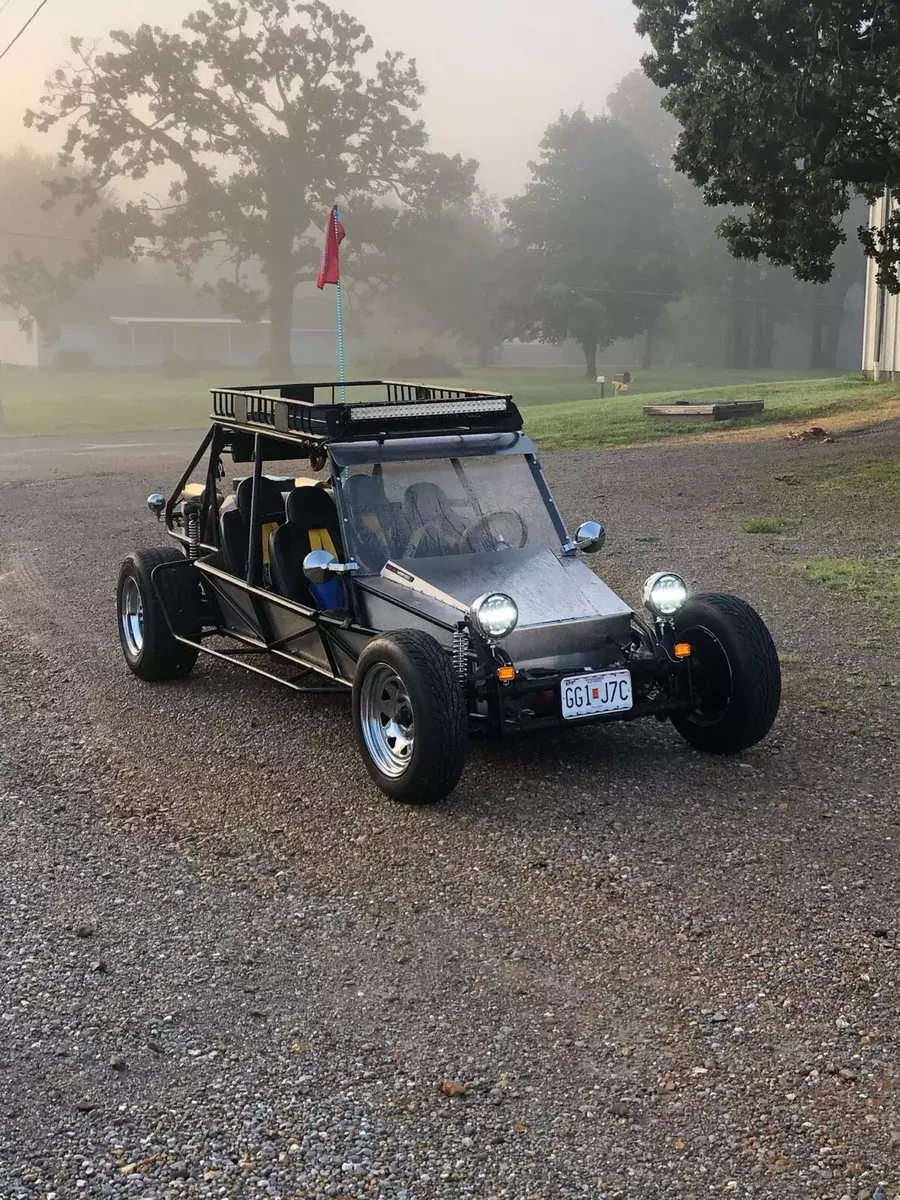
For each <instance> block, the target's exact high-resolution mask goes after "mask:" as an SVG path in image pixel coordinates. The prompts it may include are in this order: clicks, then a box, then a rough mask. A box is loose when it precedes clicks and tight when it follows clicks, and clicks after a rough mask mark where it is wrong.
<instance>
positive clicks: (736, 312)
mask: <svg viewBox="0 0 900 1200" xmlns="http://www.w3.org/2000/svg"><path fill="white" fill-rule="evenodd" d="M730 290H731V311H730V313H729V326H730V327H729V331H728V348H727V352H726V358H725V366H726V367H731V368H732V369H746V368H747V367H748V366H749V364H750V339H749V337H748V336H747V332H748V328H747V327H748V324H749V321H748V318H749V315H750V314H749V312H748V309H749V305H748V304H747V303H746V302H745V298H746V295H747V268H746V267H745V266H744V265H743V263H735V264H734V270H733V272H732V276H731V289H730Z"/></svg>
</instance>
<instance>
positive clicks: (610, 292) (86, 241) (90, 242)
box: [0, 0, 844, 309]
mask: <svg viewBox="0 0 900 1200" xmlns="http://www.w3.org/2000/svg"><path fill="white" fill-rule="evenodd" d="M45 2H46V0H45ZM0 11H2V10H0ZM0 237H12V238H36V239H38V240H39V241H45V242H71V243H73V244H74V245H76V246H97V245H99V243H98V242H96V241H95V240H94V239H92V238H75V237H65V236H64V235H63V234H59V233H16V232H13V230H11V229H0ZM204 257H205V258H215V259H221V260H222V261H223V262H227V261H229V260H231V259H233V258H234V255H233V254H212V253H210V254H207V255H204ZM571 290H572V291H573V292H586V293H597V294H600V295H604V296H641V297H649V298H653V299H655V300H684V299H688V300H714V301H715V302H716V303H717V304H721V303H723V302H727V303H730V304H733V303H734V302H735V301H737V302H738V303H739V304H773V305H779V306H781V307H782V308H796V307H798V306H803V307H804V308H840V309H843V307H844V306H843V304H835V303H834V301H827V300H817V301H816V302H815V303H814V304H809V303H808V302H807V301H805V300H770V299H768V298H767V297H766V296H728V295H722V294H720V295H716V294H715V293H714V292H642V291H636V290H633V289H630V288H602V287H577V286H572V288H571Z"/></svg>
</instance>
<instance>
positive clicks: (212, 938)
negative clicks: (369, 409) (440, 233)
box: [0, 431, 900, 1200]
mask: <svg viewBox="0 0 900 1200" xmlns="http://www.w3.org/2000/svg"><path fill="white" fill-rule="evenodd" d="M197 440H199V438H198V439H197ZM141 442H142V439H141V438H140V436H139V435H138V436H135V435H130V436H129V438H128V439H127V441H123V440H119V441H118V442H117V441H116V440H115V439H107V442H106V443H104V444H102V445H100V446H99V447H94V448H85V446H84V445H83V444H80V443H76V442H66V443H60V444H59V446H58V447H56V448H54V451H53V453H50V452H49V451H48V449H47V447H48V445H49V443H44V444H43V446H42V445H40V444H37V443H24V442H23V443H21V444H16V443H14V442H11V441H6V442H0V481H2V482H0V720H2V726H0V954H2V980H0V1021H2V1026H0V1087H2V1092H0V1198H2V1200H25V1198H27V1200H32V1198H38V1197H40V1198H41V1200H50V1198H54V1197H55V1198H56V1200H63V1198H66V1200H67V1198H68V1197H89V1198H93V1197H105V1196H134V1197H141V1198H142V1200H161V1198H163V1197H182V1196H184V1197H188V1196H191V1197H199V1196H210V1197H241V1198H244V1197H248V1198H249V1197H251V1196H252V1197H258V1196H262V1197H280V1200H294V1198H295V1197H307V1196H308V1197H324V1196H333V1197H345V1198H347V1197H362V1196H370V1197H385V1198H390V1197H395V1198H398V1200H399V1198H403V1197H409V1198H413V1197H415V1198H418V1197H423V1198H424V1197H459V1198H465V1197H479V1198H488V1197H512V1198H515V1200H526V1198H528V1200H537V1198H541V1200H556V1198H566V1197H584V1196H590V1197H609V1198H612V1197H619V1198H622V1200H631V1198H632V1197H634V1198H638V1197H640V1198H642V1200H645V1198H646V1200H655V1198H656V1197H677V1198H678V1200H690V1198H697V1200H699V1197H701V1196H704V1197H705V1196H708V1195H711V1194H712V1195H717V1194H723V1195H728V1196H736V1197H750V1196H753V1197H791V1198H792V1200H794V1198H796V1200H800V1198H807V1197H808V1198H813V1197H822V1198H829V1200H840V1198H841V1197H843V1196H845V1195H846V1196H851V1197H857V1196H872V1197H877V1200H881V1197H882V1196H893V1195H894V1194H895V1192H894V1189H900V1110H898V1099H897V1095H898V1093H897V1089H898V1088H900V1059H898V1046H900V1020H898V1017H900V922H898V898H900V897H898V868H897V862H898V843H900V784H898V750H900V726H898V715H900V713H898V709H900V702H898V701H900V689H898V685H900V650H898V644H897V632H896V629H895V628H891V627H889V626H887V625H881V624H879V619H878V618H877V617H875V616H873V615H872V614H870V613H867V612H866V611H865V610H864V609H862V608H861V607H859V606H855V605H851V604H848V603H846V602H843V601H839V600H838V599H837V598H836V597H835V596H834V595H833V594H832V593H829V592H827V591H824V590H820V589H818V588H816V587H815V586H813V585H812V584H810V583H808V582H807V581H806V580H805V579H804V578H803V576H802V573H801V572H799V571H798V570H797V569H796V567H795V564H794V559H795V558H796V557H797V556H799V555H802V554H803V553H805V552H810V553H812V552H815V553H838V552H843V553H847V552H851V551H852V550H853V549H854V548H856V549H858V548H859V547H861V546H869V545H870V544H877V543H879V542H883V544H884V545H885V546H893V545H895V544H896V542H897V539H898V537H900V519H898V517H897V515H896V514H895V513H892V512H891V511H890V509H889V508H885V511H884V512H881V513H879V514H877V515H878V532H875V533H873V532H872V527H871V526H872V522H871V515H872V514H871V513H868V514H866V513H854V512H853V511H852V510H849V509H848V508H847V506H846V505H845V504H844V503H843V502H842V499H841V497H840V495H839V494H832V493H828V494H824V493H823V494H819V493H815V494H814V493H813V492H811V490H810V489H809V488H803V487H794V486H789V484H788V483H787V482H786V481H785V478H784V477H785V476H786V475H787V476H788V477H790V474H791V472H794V471H796V470H797V467H798V464H805V463H808V462H823V461H831V460H835V459H840V458H860V457H865V456H871V455H873V454H876V453H883V452H885V448H886V447H893V448H894V450H895V451H896V450H897V449H898V448H900V434H898V433H885V432H883V431H882V432H880V433H877V434H874V433H873V434H869V435H868V436H860V437H857V438H854V437H846V438H844V439H842V440H841V441H840V442H838V443H837V444H835V445H797V444H793V443H783V442H780V441H767V442H761V443H745V444H741V445H729V444H716V445H666V446H663V447H656V448H650V449H638V450H618V451H614V452H606V453H589V452H577V453H576V452H573V453H559V454H556V455H548V456H547V459H546V463H545V465H546V467H547V470H548V474H549V476H550V479H551V482H552V484H553V486H554V489H555V491H556V494H557V497H558V499H559V501H560V504H561V506H562V508H563V510H564V513H565V515H566V517H567V519H568V521H569V523H570V525H571V526H574V525H575V524H576V523H577V522H578V521H579V520H581V519H584V518H587V517H600V518H602V519H604V520H605V521H606V522H607V524H608V527H609V531H610V536H609V543H608V546H609V548H608V550H607V551H606V552H605V553H604V554H603V555H602V556H601V559H602V561H600V562H598V563H597V565H598V566H599V568H600V569H601V570H602V571H603V572H604V574H605V577H606V578H607V579H608V580H609V582H610V583H611V584H613V586H617V587H618V588H620V589H621V590H622V592H623V594H624V595H626V596H634V595H635V593H636V591H637V589H638V588H639V585H640V582H641V580H642V579H643V578H644V576H645V575H646V574H647V573H648V572H649V571H650V570H651V569H652V568H655V567H665V566H674V567H680V568H682V569H683V570H684V572H685V574H686V575H688V577H689V578H692V579H697V580H698V581H702V583H703V586H704V587H713V588H715V587H720V588H726V589H729V590H735V591H739V592H741V593H743V594H744V595H746V596H747V598H748V599H750V600H751V601H752V602H753V603H754V604H756V605H757V607H758V608H759V609H760V611H761V612H762V613H763V615H764V616H765V617H766V619H767V621H768V622H769V623H770V625H771V627H772V629H773V632H774V634H775V637H776V640H777V642H778V644H779V649H780V651H781V652H782V654H783V655H784V659H785V675H786V686H785V700H784V707H783V710H782V716H781V718H780V720H779V722H778V723H777V725H776V727H775V730H774V731H773V734H772V735H771V736H770V738H769V739H768V740H767V741H766V742H765V743H764V744H763V745H762V746H760V747H759V748H757V749H756V750H754V751H752V752H750V753H748V754H747V755H746V756H745V757H744V758H743V759H742V760H740V761H716V760H711V759H705V758H703V757H701V756H700V755H698V754H697V753H695V752H694V751H692V750H691V749H690V748H689V747H687V746H686V745H685V744H684V743H683V742H682V741H681V740H680V739H679V737H678V736H677V735H676V734H675V732H674V731H673V730H672V729H671V727H670V726H668V725H661V724H657V723H655V722H652V723H636V724H634V725H631V726H624V725H623V726H611V727H607V728H603V729H599V728H596V727H593V728H581V729H574V730H570V731H568V736H566V737H563V736H559V735H557V734H548V735H546V736H543V737H540V738H534V739H531V740H529V741H527V742H526V741H523V742H519V743H510V744H509V745H504V746H503V747H500V748H497V747H492V748H485V749H476V750H474V751H473V753H472V756H471V760H470V764H469V767H468V768H467V771H466V773H465V775H464V777H463V781H462V784H461V786H460V788H459V789H458V791H457V792H456V793H455V794H454V796H453V797H452V798H451V799H450V800H449V801H448V802H447V803H445V804H443V805H442V806H440V807H437V808H433V809H425V810H407V809H405V808H403V807H401V806H397V805H392V804H391V803H390V802H389V801H388V800H386V799H385V798H384V797H383V796H382V795H381V794H380V793H379V792H377V791H376V789H375V788H374V786H373V785H372V784H371V783H370V782H369V779H368V776H367V775H366V772H365V770H364V768H363V766H362V764H361V762H360V761H359V759H358V757H357V754H356V752H355V748H353V746H352V742H351V736H352V735H351V729H350V721H349V705H348V703H347V702H346V700H345V699H344V698H343V697H337V698H325V699H321V698H320V699H304V698H302V697H301V698H298V697H296V696H293V695H290V694H289V693H285V694H281V693H280V692H276V691H275V690H274V688H273V685H269V684H267V683H266V682H265V681H263V680H258V679H255V678H254V677H252V676H248V675H245V674H244V673H239V672H238V671H237V669H236V668H230V667H228V666H227V665H225V664H221V663H214V662H212V661H211V660H209V661H201V662H200V663H199V664H198V666H197V668H196V670H195V671H194V673H193V675H192V677H191V679H190V680H189V681H188V682H185V683H179V684H171V685H156V686H150V685H146V684H142V683H140V682H139V681H137V680H136V679H135V678H133V677H132V676H131V675H130V674H129V673H128V672H127V671H126V669H125V667H124V664H123V662H122V661H121V656H120V651H119V649H118V645H117V641H116V634H115V623H114V601H113V592H114V584H115V578H116V574H117V570H118V564H119V561H120V560H121V558H122V557H123V556H124V554H125V553H127V551H129V550H130V549H132V548H134V547H135V546H140V545H142V544H154V543H157V542H162V541H163V540H164V539H163V535H162V533H161V532H160V527H157V526H156V525H155V523H153V522H152V519H150V518H149V517H148V514H147V513H146V510H145V509H144V506H143V502H144V497H145V496H146V494H147V493H148V492H150V491H152V490H155V489H156V488H158V487H162V488H163V490H166V489H167V488H168V487H169V486H171V483H172V481H173V480H174V479H175V478H176V477H177V475H178V473H179V471H180V469H181V465H182V463H183V462H184V461H185V459H186V457H187V453H188V452H189V449H190V447H189V444H188V442H185V441H184V440H183V439H179V438H171V439H169V440H168V441H167V442H166V441H164V440H162V439H158V440H157V443H153V442H152V441H151V442H149V443H147V444H143V445H142V444H141ZM779 476H780V477H781V479H779ZM759 516H766V517H768V516H786V517H796V518H798V519H800V521H801V525H800V529H799V532H798V533H797V534H796V535H795V536H793V537H789V538H785V537H774V536H772V537H766V536H763V537H751V536H749V535H746V534H744V533H743V532H742V530H741V526H742V524H743V522H744V521H746V520H748V519H750V518H752V517H759ZM595 561H596V560H595ZM446 1093H450V1094H446ZM882 1186H883V1190H882V1191H878V1189H879V1188H880V1187H882Z"/></svg>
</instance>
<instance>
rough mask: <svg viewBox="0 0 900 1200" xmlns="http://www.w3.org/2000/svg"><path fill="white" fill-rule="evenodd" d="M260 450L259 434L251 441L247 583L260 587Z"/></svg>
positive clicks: (261, 465) (261, 464)
mask: <svg viewBox="0 0 900 1200" xmlns="http://www.w3.org/2000/svg"><path fill="white" fill-rule="evenodd" d="M262 458H263V456H262V450H261V446H260V438H259V434H257V435H256V437H255V438H254V441H253V485H252V487H253V490H252V491H251V493H250V549H249V551H248V554H247V582H248V583H249V584H251V585H252V586H253V587H261V586H262V557H263V555H262V529H261V527H260V526H261V522H260V519H259V515H260V514H259V490H260V480H261V479H262V467H263V463H262Z"/></svg>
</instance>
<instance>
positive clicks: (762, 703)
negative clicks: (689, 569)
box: [672, 592, 781, 754]
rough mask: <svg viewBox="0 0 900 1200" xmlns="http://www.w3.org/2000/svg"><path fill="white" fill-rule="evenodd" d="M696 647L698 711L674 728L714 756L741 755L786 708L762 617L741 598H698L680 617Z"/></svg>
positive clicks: (682, 630) (679, 630)
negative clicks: (780, 709) (782, 700)
mask: <svg viewBox="0 0 900 1200" xmlns="http://www.w3.org/2000/svg"><path fill="white" fill-rule="evenodd" d="M675 633H676V635H677V638H678V641H680V642H689V643H690V646H691V685H692V687H693V689H694V694H695V696H696V699H697V704H696V707H695V708H694V710H693V711H692V712H689V713H684V714H679V715H678V716H674V717H672V724H673V725H674V726H675V728H676V729H677V730H678V732H679V733H680V734H681V735H682V737H683V738H685V739H686V740H687V741H688V742H690V743H691V745H692V746H695V747H696V748H697V749H698V750H704V751H706V752H707V753H708V754H738V753H739V752H740V751H741V750H746V749H747V748H748V747H750V746H755V745H756V743H757V742H759V741H761V740H762V739H763V738H764V737H765V736H766V734H767V733H768V732H769V730H770V729H771V728H772V725H773V723H774V721H775V718H776V716H777V715H778V709H779V706H780V704H781V666H780V664H779V662H778V652H777V651H776V649H775V643H774V642H773V641H772V635H771V634H770V633H769V631H768V629H767V628H766V625H765V623H764V621H763V619H762V617H760V615H759V613H757V612H756V610H755V609H753V608H751V607H750V605H749V604H748V603H747V602H746V601H745V600H741V599H740V598H739V597H738V596H728V595H722V594H719V593H716V592H709V593H706V594H701V595H698V596H692V597H691V598H690V599H689V600H688V602H687V603H686V604H685V606H684V607H683V608H682V609H681V611H680V612H679V613H678V614H677V615H676V617H675Z"/></svg>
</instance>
